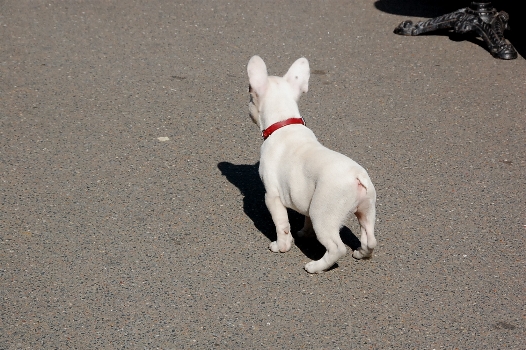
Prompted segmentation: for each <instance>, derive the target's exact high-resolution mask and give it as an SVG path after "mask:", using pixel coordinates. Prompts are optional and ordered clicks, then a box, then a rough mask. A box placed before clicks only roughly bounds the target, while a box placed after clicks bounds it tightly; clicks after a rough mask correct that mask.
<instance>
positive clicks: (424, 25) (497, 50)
mask: <svg viewBox="0 0 526 350" xmlns="http://www.w3.org/2000/svg"><path fill="white" fill-rule="evenodd" d="M508 19H509V16H508V14H507V13H506V12H504V11H500V12H497V10H496V9H495V8H494V7H493V6H492V5H491V2H477V1H473V2H471V5H470V6H469V7H466V8H463V9H460V10H457V11H455V12H452V13H449V14H447V15H443V16H440V17H436V18H432V19H430V20H427V21H423V22H418V23H416V24H413V22H412V21H404V22H402V23H400V25H398V27H396V29H395V30H394V32H395V34H400V35H419V34H423V33H427V32H431V31H435V30H439V29H453V30H454V31H455V32H457V33H467V32H470V31H475V32H476V33H477V34H478V35H479V36H480V37H481V38H482V39H483V40H484V42H485V43H486V45H487V46H488V49H489V52H490V53H491V54H492V55H493V57H495V58H500V59H503V60H512V59H515V58H517V51H516V50H515V48H514V47H513V45H511V44H508V43H507V42H506V39H504V30H506V29H507V28H508Z"/></svg>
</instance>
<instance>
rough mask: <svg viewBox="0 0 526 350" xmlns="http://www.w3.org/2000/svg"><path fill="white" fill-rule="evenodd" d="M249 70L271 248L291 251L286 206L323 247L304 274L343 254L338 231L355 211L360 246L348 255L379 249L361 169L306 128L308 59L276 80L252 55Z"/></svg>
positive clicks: (370, 192) (371, 198)
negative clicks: (302, 106)
mask: <svg viewBox="0 0 526 350" xmlns="http://www.w3.org/2000/svg"><path fill="white" fill-rule="evenodd" d="M247 72H248V78H249V82H250V89H249V91H250V97H251V98H250V103H249V110H250V116H251V118H252V120H253V121H254V122H255V123H256V124H257V125H258V126H259V128H260V129H261V131H262V134H263V137H264V138H265V141H264V142H263V145H262V146H261V159H260V165H259V175H260V176H261V180H262V181H263V184H264V185H265V191H266V194H265V203H266V205H267V207H268V210H269V211H270V214H271V215H272V220H273V221H274V224H275V225H276V233H277V241H275V242H271V243H270V246H269V248H270V250H271V251H273V252H286V251H288V250H290V248H291V246H292V242H293V238H292V235H291V232H290V224H289V219H288V216H287V209H286V207H288V208H291V209H293V210H295V211H297V212H299V213H301V214H303V215H305V224H304V227H303V229H302V230H301V231H300V232H298V235H299V236H303V235H305V234H311V233H312V232H313V231H314V233H315V234H316V238H317V239H318V241H320V243H321V244H323V245H324V246H325V248H326V249H327V251H326V253H325V255H324V256H323V257H322V258H321V259H320V260H317V261H311V262H309V263H308V264H306V265H305V270H307V272H309V273H319V272H323V271H325V270H327V269H328V268H330V267H331V266H333V265H334V263H336V261H337V260H338V259H339V258H340V257H342V256H343V255H345V253H346V252H347V248H346V247H345V245H344V244H343V242H342V240H341V238H340V229H341V228H342V227H343V226H344V225H345V223H346V221H347V220H348V219H349V216H350V214H352V213H354V214H355V215H356V217H357V218H358V221H359V222H360V227H361V238H360V242H361V246H360V248H359V249H358V250H356V251H354V253H353V257H355V258H356V259H361V258H368V257H370V256H371V255H372V252H373V249H374V248H375V247H376V238H375V237H374V223H375V216H376V209H375V203H376V191H375V189H374V186H373V183H372V182H371V179H370V178H369V175H367V172H366V171H365V169H364V168H362V167H361V166H360V165H359V164H358V163H356V162H355V161H353V160H351V159H350V158H348V157H346V156H344V155H342V154H340V153H338V152H335V151H332V150H330V149H328V148H326V147H324V146H323V145H321V144H320V143H319V142H318V140H317V139H316V136H314V133H313V132H312V131H311V130H310V129H308V128H307V127H305V123H304V121H303V118H302V117H301V116H300V112H299V109H298V100H299V98H300V95H301V93H303V92H307V90H308V83H309V77H310V69H309V62H308V61H307V59H306V58H300V59H298V60H297V61H296V62H294V64H293V65H292V66H291V67H290V68H289V70H288V72H287V74H285V75H284V76H283V77H282V78H281V77H275V76H268V74H267V67H266V65H265V62H263V60H262V59H261V58H260V57H259V56H254V57H252V58H251V59H250V61H249V62H248V66H247Z"/></svg>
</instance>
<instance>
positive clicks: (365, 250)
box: [352, 203, 376, 259]
mask: <svg viewBox="0 0 526 350" xmlns="http://www.w3.org/2000/svg"><path fill="white" fill-rule="evenodd" d="M355 215H356V217H357V218H358V221H359V222H360V231H361V237H360V243H361V246H360V248H358V249H356V250H355V251H354V252H353V254H352V256H353V257H354V258H356V259H363V258H370V257H371V256H372V254H373V250H374V248H376V238H375V237H374V222H375V220H376V209H375V206H374V203H367V204H365V205H363V206H362V207H358V211H356V213H355Z"/></svg>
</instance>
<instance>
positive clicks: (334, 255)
mask: <svg viewBox="0 0 526 350" xmlns="http://www.w3.org/2000/svg"><path fill="white" fill-rule="evenodd" d="M320 226H321V225H320ZM314 231H315V232H316V237H317V238H318V241H319V242H320V243H321V244H323V246H324V247H325V248H326V249H327V251H326V252H325V254H324V255H323V257H322V258H321V259H320V260H316V261H311V262H309V263H307V264H306V265H305V270H306V271H307V272H309V273H320V272H323V271H325V270H327V269H329V268H330V267H332V266H333V265H334V264H335V263H336V261H337V260H338V259H339V258H341V257H342V256H344V255H345V253H346V252H347V248H346V247H345V244H343V242H342V239H341V238H340V228H339V227H338V226H325V225H324V226H322V227H319V226H318V225H316V223H314Z"/></svg>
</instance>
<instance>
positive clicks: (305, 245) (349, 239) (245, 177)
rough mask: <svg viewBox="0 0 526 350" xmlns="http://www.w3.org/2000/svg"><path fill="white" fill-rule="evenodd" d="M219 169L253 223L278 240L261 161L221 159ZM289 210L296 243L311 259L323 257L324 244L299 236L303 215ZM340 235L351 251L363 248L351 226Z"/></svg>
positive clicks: (342, 230)
mask: <svg viewBox="0 0 526 350" xmlns="http://www.w3.org/2000/svg"><path fill="white" fill-rule="evenodd" d="M217 168H218V169H219V170H220V171H221V174H222V175H223V176H225V177H226V178H227V180H228V181H230V183H232V184H233V185H234V186H236V187H237V188H238V189H239V191H240V192H241V194H242V195H243V210H244V212H245V214H246V215H247V216H248V217H249V218H250V219H251V220H252V222H254V226H255V227H256V228H257V229H258V230H259V231H260V232H261V233H263V234H264V235H265V236H266V237H267V238H268V239H269V240H270V241H275V240H276V231H275V227H274V223H273V222H272V217H271V216H270V213H269V212H268V209H267V207H266V205H265V187H264V186H263V182H261V179H260V177H259V172H258V168H259V162H257V163H256V164H254V165H249V164H240V165H236V164H232V163H229V162H221V163H219V164H218V165H217ZM287 211H288V214H289V221H290V226H291V230H292V232H293V236H294V243H295V245H296V246H297V247H298V248H299V249H300V250H301V251H302V252H303V254H305V256H307V257H308V258H309V259H312V260H318V259H320V258H321V257H322V256H323V254H324V253H325V247H324V246H323V245H321V243H319V242H318V240H317V239H316V238H314V237H312V238H310V237H304V238H298V236H297V235H296V232H298V231H299V230H300V229H301V228H302V227H303V220H304V216H303V215H301V214H299V213H297V212H295V211H294V210H291V209H288V210H287ZM340 236H341V238H342V241H343V243H345V244H346V245H347V246H348V247H350V248H351V249H352V250H356V249H358V248H359V247H360V240H359V239H358V238H357V237H356V236H355V235H354V233H353V232H352V231H351V230H350V229H349V228H348V227H343V228H342V229H341V230H340Z"/></svg>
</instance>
